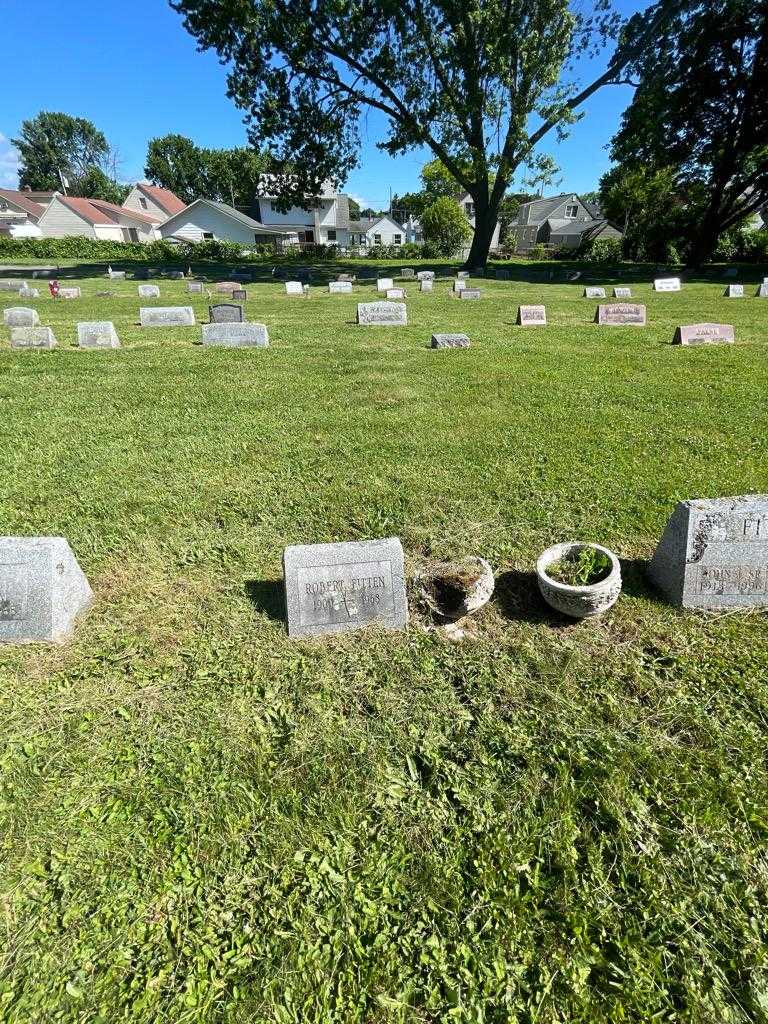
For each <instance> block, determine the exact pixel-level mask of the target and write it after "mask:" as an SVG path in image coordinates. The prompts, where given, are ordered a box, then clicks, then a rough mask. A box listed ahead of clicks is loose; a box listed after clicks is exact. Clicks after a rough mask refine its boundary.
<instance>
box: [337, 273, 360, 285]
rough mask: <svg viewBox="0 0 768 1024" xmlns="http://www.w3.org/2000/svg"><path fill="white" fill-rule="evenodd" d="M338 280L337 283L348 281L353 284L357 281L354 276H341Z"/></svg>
mask: <svg viewBox="0 0 768 1024" xmlns="http://www.w3.org/2000/svg"><path fill="white" fill-rule="evenodd" d="M336 280H337V281H348V282H350V283H351V282H354V281H355V280H357V279H356V277H355V275H354V274H339V276H338V277H337V278H336Z"/></svg>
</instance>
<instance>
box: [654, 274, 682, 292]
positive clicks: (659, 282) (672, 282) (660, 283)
mask: <svg viewBox="0 0 768 1024" xmlns="http://www.w3.org/2000/svg"><path fill="white" fill-rule="evenodd" d="M653 290H654V291H655V292H679V291H681V290H682V285H681V284H680V278H679V277H657V278H656V280H655V281H654V282H653Z"/></svg>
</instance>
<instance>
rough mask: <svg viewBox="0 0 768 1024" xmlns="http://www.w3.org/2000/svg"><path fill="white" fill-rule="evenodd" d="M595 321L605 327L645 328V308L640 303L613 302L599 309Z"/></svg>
mask: <svg viewBox="0 0 768 1024" xmlns="http://www.w3.org/2000/svg"><path fill="white" fill-rule="evenodd" d="M595 319H596V321H597V323H599V324H601V325H602V326H603V327H606V326H607V327H628V326H631V325H634V326H637V327H644V326H645V306H643V305H642V304H641V303H639V302H611V303H608V304H606V305H604V306H603V305H600V306H598V307H597V316H596V317H595Z"/></svg>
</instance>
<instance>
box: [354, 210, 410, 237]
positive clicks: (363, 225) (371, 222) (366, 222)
mask: <svg viewBox="0 0 768 1024" xmlns="http://www.w3.org/2000/svg"><path fill="white" fill-rule="evenodd" d="M385 221H389V223H390V224H394V225H395V227H396V228H397V229H398V231H405V228H404V227H403V225H402V224H401V223H400V222H399V221H397V220H395V218H394V217H390V216H389V214H387V213H385V214H382V215H381V216H380V217H362V218H361V219H360V220H351V221H350V222H349V230H350V231H354V232H358V233H360V232H366V231H371V230H373V228H375V227H376V225H377V224H383V223H384V222H385Z"/></svg>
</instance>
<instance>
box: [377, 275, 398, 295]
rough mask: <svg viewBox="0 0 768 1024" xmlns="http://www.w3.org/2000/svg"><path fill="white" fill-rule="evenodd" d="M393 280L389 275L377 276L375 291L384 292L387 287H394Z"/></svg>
mask: <svg viewBox="0 0 768 1024" xmlns="http://www.w3.org/2000/svg"><path fill="white" fill-rule="evenodd" d="M394 287H395V282H394V281H393V280H392V278H391V277H379V278H378V279H377V281H376V291H379V292H385V291H386V290H387V289H388V288H394Z"/></svg>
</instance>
